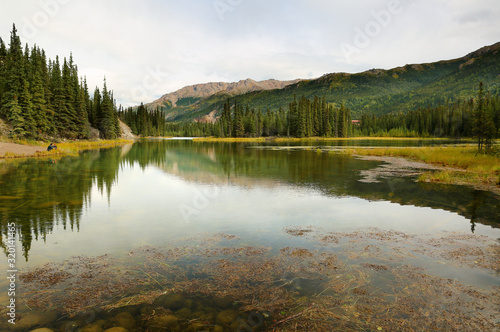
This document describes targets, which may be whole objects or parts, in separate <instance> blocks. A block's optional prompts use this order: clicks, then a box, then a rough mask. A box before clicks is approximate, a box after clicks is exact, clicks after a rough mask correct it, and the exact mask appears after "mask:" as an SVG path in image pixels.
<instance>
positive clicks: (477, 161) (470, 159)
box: [348, 146, 500, 185]
mask: <svg viewBox="0 0 500 332" xmlns="http://www.w3.org/2000/svg"><path fill="white" fill-rule="evenodd" d="M348 152H349V153H352V154H358V155H363V156H382V157H383V156H388V157H403V158H408V159H411V160H415V161H421V162H425V163H429V164H434V165H440V166H444V167H446V168H447V169H445V170H442V171H436V172H426V173H424V174H422V175H421V176H420V178H419V180H421V181H428V182H440V183H448V184H472V185H474V184H488V185H498V184H500V153H499V151H498V150H497V151H496V153H491V154H479V153H477V148H476V147H473V146H457V147H455V146H450V147H417V148H374V149H363V148H361V149H349V150H348Z"/></svg>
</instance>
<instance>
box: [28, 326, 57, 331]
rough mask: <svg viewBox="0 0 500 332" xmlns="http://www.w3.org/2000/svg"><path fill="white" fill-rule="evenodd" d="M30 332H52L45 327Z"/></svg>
mask: <svg viewBox="0 0 500 332" xmlns="http://www.w3.org/2000/svg"><path fill="white" fill-rule="evenodd" d="M30 332H54V330H52V329H49V328H46V327H42V328H40V329H36V330H31V331H30Z"/></svg>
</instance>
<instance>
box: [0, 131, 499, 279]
mask: <svg viewBox="0 0 500 332" xmlns="http://www.w3.org/2000/svg"><path fill="white" fill-rule="evenodd" d="M411 142H412V143H408V142H405V141H341V142H329V143H327V144H324V143H321V145H336V144H338V145H347V146H349V145H364V146H373V145H378V146H380V145H387V146H395V145H401V144H406V145H412V146H416V145H422V144H423V143H422V142H419V141H411ZM440 143H447V142H440ZM309 144H313V143H309ZM432 144H437V142H432ZM257 145H259V144H254V143H248V144H234V143H200V142H193V141H169V140H151V141H141V142H138V143H135V144H134V145H130V146H124V147H119V148H114V149H106V150H101V151H87V152H84V153H82V154H81V155H80V157H65V158H62V159H60V160H40V159H33V160H28V161H8V162H2V163H0V213H1V216H2V219H1V222H2V224H1V225H2V234H3V235H2V236H3V238H4V241H5V238H6V224H7V223H8V222H15V223H16V225H17V228H18V232H19V234H20V238H19V239H18V247H17V249H18V253H19V254H20V255H21V257H18V259H17V266H18V268H19V269H20V271H23V270H26V269H28V268H31V267H36V266H40V265H41V264H45V263H48V262H60V261H64V260H67V259H70V258H71V257H74V256H81V255H85V256H98V255H103V254H110V255H116V256H120V255H122V254H123V253H125V252H129V251H131V250H134V249H137V248H141V247H144V246H146V245H148V246H162V245H165V244H167V243H174V242H176V241H177V243H179V241H181V242H182V240H183V239H186V238H189V237H192V236H196V235H199V234H216V233H224V234H233V235H236V236H237V237H238V238H239V239H240V240H239V241H240V243H243V244H246V245H250V246H266V247H270V248H274V250H275V251H276V250H279V248H283V247H287V246H290V247H291V246H301V247H310V246H311V243H310V242H309V241H308V240H307V239H304V238H303V237H297V236H295V237H294V236H290V234H289V233H287V232H286V231H285V230H286V229H290V228H294V227H297V228H308V227H309V228H310V229H315V230H320V232H323V233H328V232H354V231H357V230H360V229H363V230H366V229H371V228H376V229H378V230H381V231H399V232H404V233H406V234H410V235H419V236H420V235H425V234H431V235H432V234H440V233H441V232H462V233H465V234H472V233H474V234H476V235H484V236H487V237H489V238H492V239H498V238H500V228H499V227H500V225H499V220H500V215H499V211H500V200H499V199H498V197H496V196H495V195H493V194H490V193H488V192H483V191H477V190H473V189H470V188H467V187H462V186H444V185H436V184H423V183H416V182H415V179H414V178H411V177H404V178H388V179H380V181H379V182H377V183H363V182H360V181H359V180H360V178H361V177H360V171H362V170H367V169H372V168H375V167H377V166H378V165H380V164H381V163H380V162H372V161H362V160H358V159H355V158H353V157H350V156H342V155H334V154H328V153H318V152H316V151H305V150H304V151H286V150H278V149H277V150H273V149H256V148H255V146H257ZM261 145H267V144H261ZM285 145H288V144H285ZM299 145H304V144H299ZM249 147H253V148H249ZM417 260H418V259H417ZM4 261H5V260H4ZM420 265H422V266H423V265H426V264H424V263H422V262H421V263H420ZM427 265H428V266H426V267H427V268H430V269H434V270H437V271H440V273H441V274H442V275H444V276H450V275H451V276H454V275H457V274H458V275H461V276H462V277H463V278H464V280H465V281H468V282H470V283H471V284H474V283H476V284H477V283H484V284H485V285H490V286H491V285H498V284H499V283H498V278H493V277H486V276H485V275H483V274H481V273H479V274H474V273H471V275H470V276H467V274H466V273H460V272H457V271H455V270H453V269H451V268H450V269H448V270H443V269H442V268H439V266H438V267H436V266H434V265H432V264H431V263H428V264H427ZM0 286H6V284H5V282H4V281H2V282H1V283H0Z"/></svg>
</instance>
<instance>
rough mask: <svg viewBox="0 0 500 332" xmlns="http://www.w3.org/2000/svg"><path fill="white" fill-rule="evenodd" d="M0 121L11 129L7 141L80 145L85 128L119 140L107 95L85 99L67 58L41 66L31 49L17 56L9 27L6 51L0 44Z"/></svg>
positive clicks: (41, 58)
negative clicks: (65, 140) (77, 142)
mask: <svg viewBox="0 0 500 332" xmlns="http://www.w3.org/2000/svg"><path fill="white" fill-rule="evenodd" d="M0 117H1V118H2V119H5V120H7V121H8V122H9V123H10V125H11V126H12V131H11V133H10V135H11V137H12V138H29V139H47V138H53V137H59V138H69V139H85V138H89V137H90V134H91V130H90V127H91V126H92V127H94V128H97V129H98V130H99V132H100V137H101V138H105V139H114V138H117V137H119V136H120V135H121V131H120V126H119V123H118V115H117V110H116V106H115V103H114V100H113V93H112V92H111V91H109V90H108V89H107V87H106V81H104V87H103V90H102V92H101V91H100V90H99V89H98V88H96V89H95V91H94V96H93V98H90V96H89V92H88V88H87V83H86V80H85V79H84V78H83V79H80V78H79V77H78V70H77V66H76V64H75V63H74V62H73V57H72V56H71V55H70V57H69V60H67V59H66V58H64V61H63V63H62V64H61V63H60V61H59V57H56V59H55V60H54V61H52V60H50V59H49V60H47V57H46V55H45V51H44V50H43V49H40V48H39V47H37V46H34V47H33V48H31V50H30V49H29V48H28V45H26V47H25V50H24V51H23V49H22V46H21V39H20V38H19V36H18V35H17V29H16V27H15V25H14V26H13V28H12V32H11V37H10V45H9V49H7V48H6V46H5V44H4V42H3V40H2V39H1V38H0Z"/></svg>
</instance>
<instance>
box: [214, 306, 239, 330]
mask: <svg viewBox="0 0 500 332" xmlns="http://www.w3.org/2000/svg"><path fill="white" fill-rule="evenodd" d="M237 319H238V311H236V310H231V309H230V310H224V311H221V312H220V313H219V314H218V315H217V319H216V320H215V321H216V322H217V324H218V325H223V326H231V325H233V324H234V322H236V321H237Z"/></svg>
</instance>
